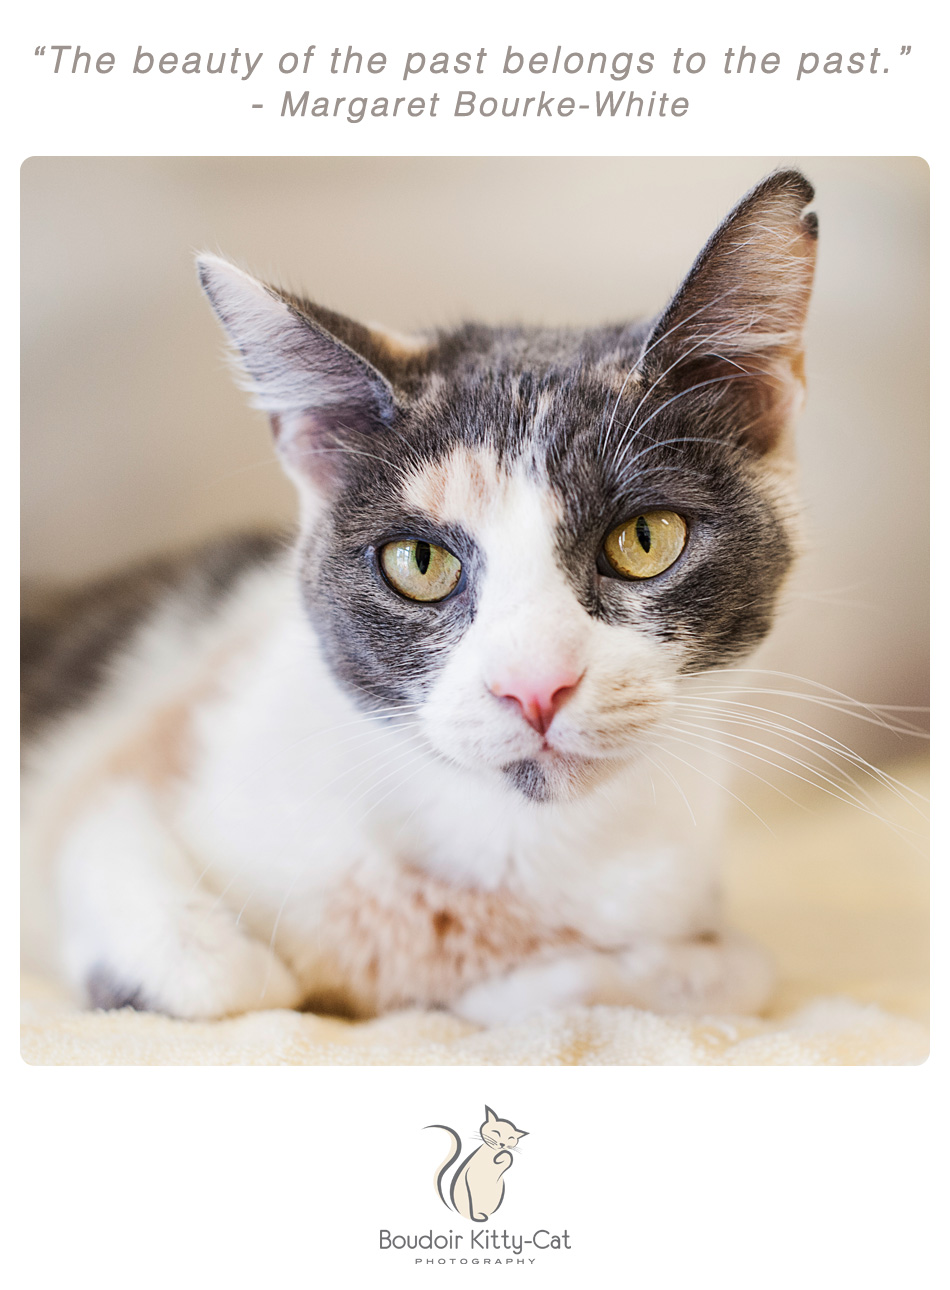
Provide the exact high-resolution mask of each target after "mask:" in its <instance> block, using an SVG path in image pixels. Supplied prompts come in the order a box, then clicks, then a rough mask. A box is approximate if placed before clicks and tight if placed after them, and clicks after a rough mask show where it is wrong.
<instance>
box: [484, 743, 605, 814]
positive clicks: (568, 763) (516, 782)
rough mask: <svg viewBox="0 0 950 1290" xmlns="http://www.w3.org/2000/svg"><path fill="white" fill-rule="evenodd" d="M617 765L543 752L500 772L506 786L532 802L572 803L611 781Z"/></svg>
mask: <svg viewBox="0 0 950 1290" xmlns="http://www.w3.org/2000/svg"><path fill="white" fill-rule="evenodd" d="M618 764H619V763H618V762H617V761H614V760H612V759H611V760H607V759H603V760H601V759H599V758H598V759H597V760H594V759H592V758H588V757H567V756H564V755H563V754H551V753H547V752H544V753H541V754H540V755H539V756H537V757H524V758H522V759H520V760H519V761H512V762H508V764H507V765H505V766H502V768H501V772H502V774H503V775H504V777H505V781H506V783H507V784H508V785H509V786H510V787H511V788H514V789H515V790H516V791H517V792H518V793H520V794H521V796H522V797H525V798H527V800H528V801H529V802H538V803H548V802H570V801H574V800H576V799H577V798H579V797H583V796H584V794H585V793H588V792H590V791H591V789H593V788H595V787H596V786H597V785H598V784H601V783H603V781H604V780H605V779H607V778H609V776H610V775H612V774H613V772H614V771H615V770H616V769H617V767H618Z"/></svg>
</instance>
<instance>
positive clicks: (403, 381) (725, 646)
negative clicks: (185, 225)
mask: <svg viewBox="0 0 950 1290" xmlns="http://www.w3.org/2000/svg"><path fill="white" fill-rule="evenodd" d="M813 195H814V194H813V190H812V188H811V186H810V184H809V183H808V181H807V180H806V179H805V178H804V177H803V176H802V175H801V174H800V173H799V172H797V171H795V170H782V171H778V172H776V173H773V174H771V175H769V176H768V177H766V178H765V179H764V180H763V181H762V182H761V183H759V184H758V185H757V186H756V187H755V188H753V189H752V190H751V191H750V192H749V193H748V194H747V195H746V196H745V197H743V198H742V199H741V200H740V201H739V203H738V204H737V205H736V206H735V208H734V209H733V210H732V212H731V213H730V214H729V215H728V216H727V217H726V218H725V220H724V221H723V222H722V223H721V224H720V226H719V227H718V229H717V230H716V231H715V232H714V233H713V235H712V236H711V238H710V240H709V241H708V242H707V244H706V246H705V247H704V248H703V250H702V251H701V253H700V254H699V256H698V258H697V259H696V261H695V263H694V265H693V267H692V269H691V270H690V271H689V273H688V274H687V276H686V278H685V279H684V281H683V282H682V284H681V285H680V287H679V288H678V289H677V290H676V292H675V293H674V295H673V296H672V298H671V300H670V302H669V303H668V304H667V306H666V307H665V308H664V309H663V310H662V311H661V313H660V314H659V315H658V316H657V317H656V318H654V319H653V320H652V321H647V322H642V323H629V324H612V325H605V326H602V327H595V328H591V329H587V330H580V331H571V330H567V329H564V330H560V329H548V328H542V327H539V328H531V327H515V326H512V327H496V328H493V327H487V326H479V325H474V324H469V325H465V326H461V327H459V328H457V329H455V330H448V331H442V332H434V333H432V334H428V335H423V336H418V337H402V336H396V335H392V334H390V333H387V332H385V331H384V330H382V329H381V328H377V327H367V326H363V325H361V324H359V323H356V322H353V321H350V320H349V319H347V318H344V317H342V316H340V315H339V314H336V313H332V312H331V311H329V310H328V309H324V308H321V307H318V306H317V305H314V304H311V303H310V302H309V301H307V300H305V299H303V298H302V297H300V296H297V295H293V294H291V293H289V292H287V291H283V290H279V289H278V288H275V287H270V286H266V285H264V284H263V283H261V282H259V281H257V280H256V279H254V278H252V277H251V276H249V275H248V274H246V273H245V272H243V271H242V270H241V269H239V268H237V267H235V266H234V265H233V264H231V263H229V262H227V261H225V260H223V259H220V258H218V257H216V256H212V255H204V256H201V257H200V258H199V261H198V270H199V277H200V282H201V285H202V287H203V289H204V291H205V293H206V295H207V297H208V299H209V300H210V303H211V306H212V308H213V310H214V312H215V313H216V315H217V317H218V319H219V320H220V322H221V324H222V325H223V327H224V330H225V332H226V333H227V335H228V337H229V338H230V340H231V343H232V344H233V346H234V348H235V350H236V352H237V356H238V360H239V363H240V365H241V367H242V369H243V372H244V374H245V379H246V381H247V382H248V384H249V386H250V388H251V389H252V390H253V392H254V396H255V399H256V402H257V404H258V406H259V407H260V408H262V409H263V410H264V411H265V412H266V413H267V414H268V415H269V417H270V422H271V426H272V430H273V436H274V441H275V446H276V451H277V454H278V456H279V458H280V460H281V462H282V463H283V465H284V468H285V469H286V471H287V472H288V474H289V475H290V477H291V479H292V480H293V482H294V483H295V485H296V486H297V490H298V492H299V496H300V526H299V532H298V534H297V536H296V539H295V540H294V541H293V542H288V541H280V540H274V539H270V538H266V537H262V538H258V537H245V538H241V539H227V540H224V541H222V542H218V543H212V544H211V545H210V546H208V547H207V548H205V549H204V550H202V551H200V552H198V553H197V554H194V555H192V556H190V557H187V558H183V559H182V560H180V561H177V562H176V561H175V560H166V561H157V562H155V563H153V564H151V565H149V566H147V567H146V568H144V569H140V570H137V571H134V572H132V573H129V574H127V575H119V576H117V577H116V578H113V579H111V580H107V581H106V582H104V583H100V584H98V585H97V586H95V587H93V588H90V589H85V590H83V591H80V592H75V593H70V594H69V595H66V596H64V597H61V598H60V600H59V602H58V604H57V603H50V602H42V603H40V604H39V607H38V609H37V610H36V611H35V612H33V613H30V614H28V616H27V617H28V621H27V624H26V634H25V641H26V655H25V671H24V694H25V705H24V711H25V720H26V723H27V726H28V728H29V731H30V737H29V741H28V746H27V752H26V781H25V783H26V789H25V811H26V814H25V828H24V838H25V849H26V853H27V856H28V861H27V867H26V872H25V878H24V887H25V889H26V890H27V903H28V907H29V912H28V914H27V915H26V918H27V923H26V925H25V935H28V937H29V938H30V939H31V940H33V941H34V943H36V944H39V945H40V946H41V947H42V946H45V947H46V948H47V950H48V951H49V952H50V953H52V954H55V955H57V956H58V958H59V962H60V964H61V968H62V971H63V972H64V973H65V977H66V979H67V980H68V981H69V982H71V983H72V985H73V986H74V987H75V989H76V990H77V991H78V992H80V994H81V995H83V997H84V998H85V999H86V1001H87V1002H88V1003H89V1004H91V1005H92V1006H94V1007H99V1008H114V1007H121V1006H131V1007H134V1008H141V1009H150V1010H155V1011H159V1012H163V1013H167V1014H170V1015H173V1016H177V1017H182V1018H214V1017H222V1016H227V1015H232V1014H238V1013H242V1012H246V1011H250V1010H254V1009H266V1008H276V1007H309V1008H314V1009H322V1010H326V1011H333V1012H338V1013H341V1014H343V1015H347V1016H351V1017H369V1016H373V1015H376V1014H378V1013H380V1012H383V1011H386V1010H390V1009H397V1008H404V1007H444V1008H449V1009H452V1010H454V1011H455V1012H456V1013H457V1014H458V1015H459V1016H461V1017H463V1018H466V1019H468V1020H470V1021H472V1022H475V1023H477V1024H482V1025H492V1024H504V1023H509V1022H514V1021H518V1020H520V1019H521V1018H523V1017H525V1016H530V1015H531V1014H532V1013H535V1012H537V1011H539V1010H543V1009H546V1008H553V1007H563V1006H568V1005H572V1004H590V1003H623V1004H633V1005H636V1006H639V1007H643V1008H650V1009H655V1010H659V1011H665V1012H692V1013H702V1012H712V1011H715V1012H723V1011H729V1012H745V1011H754V1010H757V1009H759V1008H761V1006H762V1005H763V1004H764V1002H765V1000H766V999H767V997H768V994H769V991H770V988H771V979H772V977H771V967H770V965H769V960H768V958H767V956H766V955H765V954H764V953H763V952H762V951H761V950H759V949H758V948H757V947H755V946H753V945H751V944H749V943H747V942H746V941H744V940H743V939H742V938H741V937H739V936H737V935H734V934H732V933H730V932H729V931H728V930H727V929H725V928H724V927H723V925H722V918H721V912H720V902H719V894H718V864H719V859H718V848H719V841H718V839H719V832H720V822H721V817H722V814H723V809H724V805H725V804H726V802H727V800H728V798H727V792H726V790H725V789H724V787H723V783H724V780H725V778H726V775H727V769H728V768H727V765H726V762H725V761H724V760H723V759H722V758H720V757H719V756H717V755H716V751H715V743H714V741H712V740H710V741H706V742H705V743H704V744H703V748H704V749H705V751H700V749H699V747H698V744H697V746H696V747H694V749H693V751H692V753H691V754H690V756H689V757H688V758H687V757H684V756H683V755H682V752H681V751H677V750H678V749H679V750H682V747H683V740H682V738H681V737H678V736H677V734H676V727H675V722H673V720H672V718H673V717H675V715H676V713H677V711H678V709H677V704H678V703H680V702H683V701H685V700H688V699H689V696H690V695H691V694H693V695H695V694H696V693H697V691H696V687H697V686H700V687H701V686H702V685H704V684H706V681H705V680H704V674H706V673H708V672H709V671H710V670H711V669H717V668H720V667H723V666H725V665H727V664H731V663H734V662H735V661H736V660H738V659H742V658H743V657H744V656H746V655H747V654H748V653H749V652H750V651H751V650H752V649H753V648H754V647H755V646H756V645H757V644H758V643H759V642H760V641H761V640H762V639H763V638H764V637H765V635H766V633H767V632H768V630H769V627H770V624H771V622H772V619H773V616H774V613H775V610H776V606H777V603H778V600H779V595H780V592H781V589H782V586H783V583H784V582H785V579H786V576H787V574H788V572H789V569H790V567H791V565H792V563H793V560H794V557H795V553H796V549H797V546H798V520H797V513H798V508H797V502H796V498H795V486H794V477H795V467H794V457H793V448H792V433H791V426H792V422H793V421H794V418H795V414H796V412H797V410H798V407H799V404H800V401H801V397H802V388H803V361H802V344H803V341H802V333H803V327H804V323H805V317H806V310H807V305H808V301H809V295H810V291H811V283H812V276H813V270H814V262H815V247H816V239H817V223H816V220H815V217H814V215H813V214H812V213H810V212H807V211H806V209H805V208H806V207H807V206H809V204H810V203H811V201H812V199H813ZM701 692H702V691H701V690H700V691H699V693H701ZM695 701H696V702H700V701H701V700H695ZM30 893H34V894H37V896H38V898H37V899H36V900H34V899H33V898H32V895H31V894H30ZM50 894H52V895H53V896H54V897H55V899H54V901H52V902H48V903H47V904H46V905H45V906H44V904H43V898H44V897H45V896H48V895H50Z"/></svg>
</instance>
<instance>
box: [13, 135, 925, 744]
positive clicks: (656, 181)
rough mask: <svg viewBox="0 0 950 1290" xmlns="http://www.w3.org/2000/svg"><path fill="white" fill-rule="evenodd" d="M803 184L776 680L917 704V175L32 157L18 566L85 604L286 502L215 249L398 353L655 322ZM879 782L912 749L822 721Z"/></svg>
mask: <svg viewBox="0 0 950 1290" xmlns="http://www.w3.org/2000/svg"><path fill="white" fill-rule="evenodd" d="M789 160H793V161H796V162H798V163H799V164H800V165H801V166H802V168H803V169H804V171H805V173H806V174H807V175H808V176H809V177H810V178H811V179H812V181H813V182H814V184H815V186H816V188H817V192H818V196H817V201H816V209H817V210H818V213H819V218H820V221H821V244H820V245H821V250H820V258H819V270H818V280H817V286H816V291H815V297H814V304H813V310H812V317H811V324H810V328H809V363H808V369H809V402H808V406H807V408H806V411H805V414H804V416H803V419H802V421H801V424H800V434H799V442H800V456H801V466H802V488H803V493H804V496H805V499H806V505H807V511H808V516H809V520H808V525H807V532H808V537H809V541H810V545H811V553H810V555H809V557H808V559H807V561H806V563H805V565H804V566H803V568H802V569H801V571H800V573H799V576H798V579H797V582H796V585H795V588H794V590H793V594H792V596H791V597H790V599H789V602H788V608H787V611H786V613H785V615H784V617H783V619H782V621H781V623H780V625H779V627H778V629H777V631H776V633H775V635H774V637H773V638H772V640H771V642H770V643H769V645H768V646H767V647H766V652H765V653H764V655H763V656H762V657H761V658H760V659H759V660H758V662H759V664H760V665H761V666H763V667H772V668H777V669H781V670H783V671H787V672H791V673H795V674H798V675H802V676H805V677H808V678H811V679H813V680H816V681H820V682H823V683H824V684H826V685H830V686H834V687H837V688H838V689H841V690H843V691H845V692H846V693H848V694H850V695H852V696H855V697H857V698H859V699H862V700H866V701H873V702H877V703H889V704H925V703H926V702H927V690H926V686H927V583H928V569H927V534H928V524H927V513H926V507H927V460H928V419H927V417H928V414H927V386H928V365H927V351H928V332H927V287H928V259H927V256H928V198H929V175H928V170H927V167H926V165H925V163H924V162H922V161H920V160H917V159H914V158H870V159H867V158H827V157H825V158H816V159H809V158H803V159H799V158H792V159H790V158H777V157H752V158H749V157H733V158H721V159H710V158H701V159H692V158H661V159H643V158H607V159H598V158H471V159H469V158H331V159H325V158H167V159H166V158H158V159H149V158H129V159H123V158H118V159H116V158H104V159H97V158H34V159H31V160H30V161H28V162H27V163H26V164H25V166H24V168H23V172H22V197H23V222H22V249H23V402H22V407H23V458H22V460H23V523H24V532H23V537H24V543H23V563H24V571H25V573H26V574H27V575H29V576H42V577H51V578H56V579H59V580H62V579H66V580H74V579H79V578H83V577H86V576H88V575H90V574H94V573H97V572H100V571H102V570H105V569H109V568H113V567H115V566H117V565H121V564H124V563H126V562H128V561H129V560H130V559H132V558H133V557H136V556H140V555H143V554H146V553H148V552H152V551H155V550H157V549H162V548H167V547H171V546H175V547H177V546H181V545H183V544H186V543H188V542H190V541H192V540H193V539H196V538H200V537H202V536H204V535H207V534H210V533H214V532H217V531H220V530H222V529H226V528H229V527H234V526H239V525H247V524H251V525H260V524H269V523H272V522H274V521H286V520H288V519H289V518H290V517H291V516H292V514H293V497H292V494H291V490H290V488H289V486H288V485H287V484H286V483H285V482H284V480H283V477H282V475H281V474H280V471H279V470H278V468H277V466H276V464H274V462H273V461H272V459H271V454H270V442H269V431H268V427H267V425H266V422H265V419H264V417H263V416H262V415H261V414H259V413H255V412H253V411H252V410H250V409H249V408H248V407H247V406H246V403H245V400H244V397H243V396H242V395H241V394H240V393H239V392H238V391H237V390H236V389H235V388H234V386H233V384H232V382H231V378H230V375H229V372H228V368H227V365H226V362H225V360H224V356H223V354H224V350H223V343H222V337H221V334H220V332H219V330H218V328H217V326H216V324H215V322H214V320H213V319H212V316H211V314H210V311H209V310H208V308H207V306H206V305H205V303H204V301H203V299H202V297H201V293H200V291H199V290H198V287H197V284H196V282H195V278H194V273H193V269H192V263H191V259H192V254H193V252H194V251H196V250H200V249H206V248H210V249H213V250H219V251H221V252H223V253H224V254H227V255H229V256H231V257H233V258H235V259H236V260H238V261H239V262H240V263H242V264H244V265H246V266H247V267H248V268H250V269H252V270H253V271H255V272H257V273H259V274H261V275H262V276H265V277H271V278H272V279H278V280H279V281H280V282H281V283H282V284H284V285H286V286H290V287H295V288H297V289H300V290H303V291H305V292H307V293H308V294H310V295H312V296H313V297H314V298H315V299H316V300H318V301H319V302H320V303H322V304H325V305H329V306H330V307H331V308H334V309H337V310H339V311H341V312H343V313H348V314H351V315H353V316H355V317H357V318H360V319H362V320H364V321H376V322H382V323H386V324H388V325H390V326H392V327H395V328H398V329H403V330H412V329H415V328H423V327H426V326H431V325H432V324H435V323H451V322H454V321H457V320H459V319H462V318H466V317H471V318H476V319H479V320H483V321H488V322H501V321H509V320H521V321H526V322H544V323H573V324H581V325H583V324H585V323H597V322H602V321H605V320H615V319H622V318H629V317H635V316H639V315H644V314H649V313H651V312H653V311H655V310H657V309H658V308H659V307H660V306H661V305H662V304H663V303H664V302H665V300H666V298H667V297H668V295H669V294H670V292H671V291H672V290H673V289H674V288H675V287H676V285H677V284H678V282H679V280H680V279H681V277H682V276H683V275H684V274H685V272H686V271H687V270H688V268H689V266H690V263H691V260H692V258H693V256H694V255H695V254H696V252H697V251H698V250H699V249H700V247H701V246H702V244H703V242H704V240H705V239H706V237H707V236H708V235H709V234H710V233H711V232H712V230H713V228H714V227H715V225H716V223H717V222H718V221H719V219H721V218H722V216H723V215H724V214H725V213H726V212H727V211H728V209H729V208H730V206H731V205H732V204H733V203H734V202H735V201H736V200H737V199H738V197H739V196H740V195H741V194H742V193H743V192H744V191H745V189H746V188H748V187H749V186H750V185H751V184H753V183H754V182H755V181H756V180H758V179H759V178H760V177H761V176H762V175H764V174H765V173H766V172H767V171H768V170H770V169H771V168H773V167H774V166H775V165H777V164H780V163H783V162H786V161H789ZM821 724H822V726H823V728H824V729H826V730H830V731H832V732H833V733H835V734H838V735H839V736H840V737H843V738H845V739H846V740H847V741H848V742H850V743H851V744H852V745H853V746H854V747H856V748H858V749H859V750H860V751H862V752H863V753H865V755H868V756H872V757H885V758H886V757H892V756H898V755H900V754H901V753H902V752H905V751H906V752H911V751H913V750H914V749H913V744H912V743H908V742H907V741H906V740H901V741H898V740H895V737H894V736H893V735H889V734H887V733H886V732H883V731H881V730H880V729H878V728H876V727H874V726H872V725H868V724H864V723H857V722H854V721H848V722H842V721H839V720H838V719H837V718H836V717H834V716H833V714H826V718H825V719H823V720H822V721H821Z"/></svg>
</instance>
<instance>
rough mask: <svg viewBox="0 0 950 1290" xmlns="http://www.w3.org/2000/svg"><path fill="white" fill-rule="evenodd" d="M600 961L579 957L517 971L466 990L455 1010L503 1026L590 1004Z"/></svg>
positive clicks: (469, 1018)
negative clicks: (589, 999)
mask: <svg viewBox="0 0 950 1290" xmlns="http://www.w3.org/2000/svg"><path fill="white" fill-rule="evenodd" d="M596 958H597V956H595V955H592V954H579V955H574V956H570V957H566V958H559V959H552V960H550V961H548V962H545V963H534V964H530V965H528V966H526V967H521V968H516V969H515V970H514V971H513V972H509V973H508V974H507V975H506V976H500V977H495V978H494V979H493V980H491V981H482V982H480V983H479V984H478V985H474V986H472V987H471V988H470V989H468V990H466V991H465V993H464V994H463V995H461V996H460V997H459V998H458V999H456V1001H455V1003H454V1004H453V1005H452V1011H453V1012H454V1013H455V1014H456V1016H458V1017H461V1018H462V1019H463V1020H464V1021H473V1022H475V1023H476V1025H479V1026H500V1025H506V1024H508V1023H510V1022H516V1021H523V1020H524V1019H525V1018H526V1017H531V1016H534V1015H535V1014H536V1013H539V1012H545V1011H547V1010H548V1009H552V1008H566V1007H569V1006H570V1005H571V1004H576V1003H586V1002H587V1001H588V998H589V996H590V994H591V991H592V989H593V988H594V985H595V981H596V975H597V974H596Z"/></svg>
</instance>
